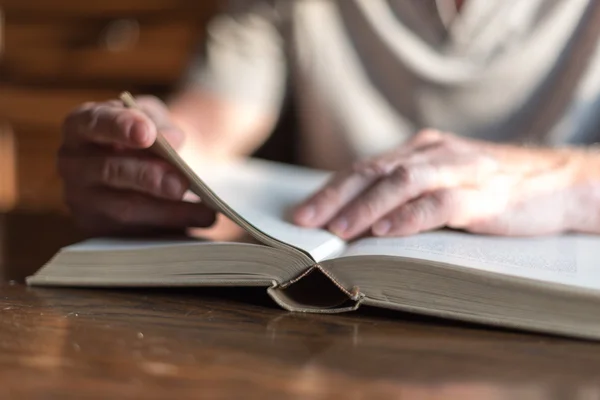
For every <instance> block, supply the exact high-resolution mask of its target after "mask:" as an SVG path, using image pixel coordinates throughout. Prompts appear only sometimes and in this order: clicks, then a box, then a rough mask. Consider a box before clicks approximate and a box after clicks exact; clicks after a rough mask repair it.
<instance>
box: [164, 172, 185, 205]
mask: <svg viewBox="0 0 600 400" xmlns="http://www.w3.org/2000/svg"><path fill="white" fill-rule="evenodd" d="M161 186H162V191H163V193H164V194H165V195H166V196H168V197H171V198H174V199H181V197H183V195H184V193H185V186H184V184H183V183H182V182H181V179H180V178H179V176H177V175H176V174H174V173H172V172H169V173H167V174H165V176H163V179H162V184H161Z"/></svg>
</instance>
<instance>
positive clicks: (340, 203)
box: [293, 169, 379, 227]
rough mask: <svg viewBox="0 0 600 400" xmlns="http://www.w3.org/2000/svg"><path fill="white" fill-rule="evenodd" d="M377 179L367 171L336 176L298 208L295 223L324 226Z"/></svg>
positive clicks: (375, 175) (295, 213)
mask: <svg viewBox="0 0 600 400" xmlns="http://www.w3.org/2000/svg"><path fill="white" fill-rule="evenodd" d="M377 179H379V175H378V174H376V173H372V172H371V171H367V170H359V171H356V170H354V169H351V170H348V171H344V172H341V173H338V174H336V175H334V177H333V178H332V179H331V180H330V181H329V182H328V183H327V184H326V185H325V186H324V187H323V188H321V189H320V190H319V191H317V192H316V193H315V194H313V195H312V196H310V197H309V198H308V199H307V200H305V201H304V202H303V203H302V204H300V205H299V206H298V207H297V208H296V210H295V211H294V216H293V217H294V221H295V222H296V223H297V224H299V225H302V226H306V227H320V226H322V225H324V224H325V223H326V222H328V221H329V220H330V219H331V218H332V217H333V216H335V214H336V213H337V212H338V211H339V210H340V209H341V208H342V207H344V206H345V205H346V204H348V203H349V202H350V201H351V200H352V199H354V198H355V197H356V196H358V195H359V194H360V193H362V192H363V191H364V190H365V189H366V188H368V187H369V186H371V185H372V184H373V183H374V182H375V181H377Z"/></svg>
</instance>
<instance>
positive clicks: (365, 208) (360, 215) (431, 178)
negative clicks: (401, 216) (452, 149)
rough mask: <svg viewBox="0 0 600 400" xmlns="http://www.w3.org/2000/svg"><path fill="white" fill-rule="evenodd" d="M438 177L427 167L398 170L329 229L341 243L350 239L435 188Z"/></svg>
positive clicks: (341, 213) (409, 166) (372, 189)
mask: <svg viewBox="0 0 600 400" xmlns="http://www.w3.org/2000/svg"><path fill="white" fill-rule="evenodd" d="M437 175H438V171H437V170H436V169H435V168H434V167H432V165H431V164H429V163H426V164H417V165H408V166H400V167H399V168H397V169H396V170H395V171H394V172H393V173H392V174H391V175H389V176H387V177H385V178H383V179H381V180H380V181H379V182H377V183H376V184H374V185H373V186H372V187H371V188H369V189H367V190H366V191H365V192H364V193H363V194H361V195H360V196H358V197H357V198H356V199H354V200H353V201H352V202H351V203H350V204H348V206H346V207H345V208H344V209H342V210H341V211H340V212H339V213H338V215H337V216H336V217H335V218H334V219H333V221H332V222H331V223H330V224H329V225H328V228H329V230H330V231H332V232H333V233H335V234H336V235H338V236H340V237H341V238H343V239H351V238H353V237H355V236H357V235H359V234H361V233H362V232H364V231H365V230H367V229H368V228H369V227H371V226H372V224H373V223H375V221H377V220H379V219H380V218H381V217H383V216H384V215H386V214H387V213H389V212H390V211H392V210H393V209H395V208H397V207H398V206H401V205H402V204H404V203H406V202H407V201H409V200H411V199H414V198H416V197H418V196H420V195H421V194H422V193H423V192H425V191H428V190H429V188H431V187H434V186H436V185H437V184H438V183H439V182H438V180H439V177H438V176H437Z"/></svg>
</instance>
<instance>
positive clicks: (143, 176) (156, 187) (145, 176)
mask: <svg viewBox="0 0 600 400" xmlns="http://www.w3.org/2000/svg"><path fill="white" fill-rule="evenodd" d="M162 178H163V171H162V169H161V168H160V166H158V165H153V164H148V165H143V166H141V168H140V169H139V170H138V174H137V183H138V185H139V186H140V187H142V188H144V189H146V190H148V191H150V192H152V193H160V192H161V185H162Z"/></svg>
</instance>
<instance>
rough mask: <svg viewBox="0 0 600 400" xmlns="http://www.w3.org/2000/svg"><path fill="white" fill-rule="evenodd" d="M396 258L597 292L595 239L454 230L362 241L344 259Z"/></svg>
mask: <svg viewBox="0 0 600 400" xmlns="http://www.w3.org/2000/svg"><path fill="white" fill-rule="evenodd" d="M373 255H385V256H398V257H409V258H416V259H422V260H428V261H433V262H439V263H446V264H453V265H457V266H462V267H468V268H474V269H479V270H484V271H489V272H496V273H502V274H508V275H513V276H519V277H523V278H530V279H536V280H543V281H548V282H554V283H566V284H570V285H576V286H581V287H587V288H593V289H600V237H596V236H586V235H565V236H551V237H538V238H506V237H492V236H479V235H471V234H467V233H461V232H453V231H439V232H430V233H424V234H420V235H417V236H413V237H406V238H366V239H362V240H359V241H357V242H356V243H352V244H351V245H349V246H348V248H347V250H346V251H345V252H344V253H343V254H342V257H347V256H373Z"/></svg>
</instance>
